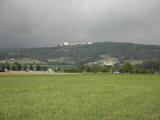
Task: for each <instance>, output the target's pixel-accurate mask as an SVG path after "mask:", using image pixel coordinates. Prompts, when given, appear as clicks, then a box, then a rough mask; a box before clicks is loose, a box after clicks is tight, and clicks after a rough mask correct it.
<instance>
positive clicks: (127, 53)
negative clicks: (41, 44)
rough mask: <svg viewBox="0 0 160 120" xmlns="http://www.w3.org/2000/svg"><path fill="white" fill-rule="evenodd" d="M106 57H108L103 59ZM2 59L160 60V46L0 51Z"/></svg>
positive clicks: (99, 45)
mask: <svg viewBox="0 0 160 120" xmlns="http://www.w3.org/2000/svg"><path fill="white" fill-rule="evenodd" d="M102 56H106V57H102ZM0 58H1V60H2V59H11V58H14V59H23V60H24V58H27V59H34V60H39V61H43V62H49V63H53V64H72V65H79V64H86V63H89V62H95V61H100V60H103V59H107V58H113V59H117V60H119V61H121V62H123V61H125V60H132V61H133V60H134V61H140V60H148V59H158V60H160V46H158V45H141V44H132V43H113V42H97V43H93V44H91V45H87V44H86V45H69V46H61V47H60V46H59V47H51V48H47V47H45V48H28V49H24V48H17V49H0Z"/></svg>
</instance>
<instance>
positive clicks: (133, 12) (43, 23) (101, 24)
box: [0, 0, 160, 47]
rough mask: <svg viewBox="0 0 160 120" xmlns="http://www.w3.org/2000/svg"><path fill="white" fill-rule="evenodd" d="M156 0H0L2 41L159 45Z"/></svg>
mask: <svg viewBox="0 0 160 120" xmlns="http://www.w3.org/2000/svg"><path fill="white" fill-rule="evenodd" d="M159 12H160V1H159V0H134V1H133V0H132V1H131V0H0V47H43V46H49V47H50V46H55V45H57V44H59V43H61V42H63V41H65V40H68V41H70V42H74V43H76V42H88V41H93V42H100V41H113V42H134V43H142V44H158V45H160V14H159Z"/></svg>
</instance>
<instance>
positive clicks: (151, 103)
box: [0, 74, 160, 120]
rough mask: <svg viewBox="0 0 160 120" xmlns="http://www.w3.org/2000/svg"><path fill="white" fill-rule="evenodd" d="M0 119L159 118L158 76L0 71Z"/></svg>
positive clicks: (87, 119)
mask: <svg viewBox="0 0 160 120" xmlns="http://www.w3.org/2000/svg"><path fill="white" fill-rule="evenodd" d="M0 120H160V76H158V75H125V74H124V75H112V74H59V75H56V74H55V75H9V74H8V75H0Z"/></svg>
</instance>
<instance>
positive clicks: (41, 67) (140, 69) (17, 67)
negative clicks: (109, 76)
mask: <svg viewBox="0 0 160 120" xmlns="http://www.w3.org/2000/svg"><path fill="white" fill-rule="evenodd" d="M49 68H51V67H50V65H47V64H35V63H32V64H31V63H30V64H20V63H18V62H14V63H7V62H6V63H0V72H5V71H47V70H48V69H49ZM53 70H54V71H56V72H69V73H76V72H77V73H82V72H88V73H89V72H90V73H109V72H110V73H112V72H114V71H119V72H120V73H141V74H154V73H160V60H147V61H144V62H143V63H141V64H136V65H132V64H130V63H129V62H125V63H123V64H115V65H114V66H104V65H98V64H93V65H89V66H85V65H79V66H77V67H72V68H64V69H60V68H56V69H54V68H53Z"/></svg>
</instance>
